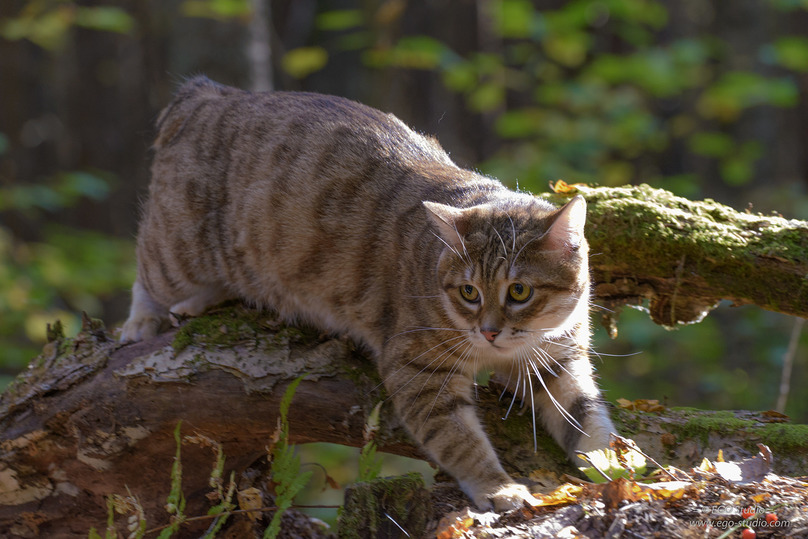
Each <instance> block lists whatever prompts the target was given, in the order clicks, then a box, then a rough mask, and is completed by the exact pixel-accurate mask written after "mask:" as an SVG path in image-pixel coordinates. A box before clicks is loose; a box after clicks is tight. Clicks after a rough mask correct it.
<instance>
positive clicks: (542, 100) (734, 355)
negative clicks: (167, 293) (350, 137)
mask: <svg viewBox="0 0 808 539" xmlns="http://www.w3.org/2000/svg"><path fill="white" fill-rule="evenodd" d="M255 13H260V14H262V16H260V17H256V16H254V14H255ZM806 28H808V2H806V1H805V0H768V1H765V0H733V1H732V2H722V1H720V0H573V1H561V0H476V1H475V0H431V1H427V2H414V1H409V2H408V1H405V0H363V1H361V2H352V1H349V0H319V1H315V0H274V1H271V2H270V1H269V0H144V1H139V2H125V1H122V0H118V1H115V0H74V1H71V0H28V1H23V0H4V1H3V2H2V3H0V371H1V372H2V374H3V375H4V376H5V378H6V380H7V379H9V377H11V376H13V374H14V373H15V372H16V371H18V370H19V369H22V368H24V366H25V365H26V363H27V361H28V360H29V359H30V358H32V357H33V356H34V355H35V354H36V353H38V350H39V349H40V348H41V345H42V342H43V340H44V337H45V325H46V323H48V322H53V321H55V320H56V319H61V321H62V322H63V323H64V324H66V326H67V327H68V333H70V332H71V331H73V332H74V331H75V328H76V326H77V320H78V315H79V314H80V312H81V311H82V310H84V311H86V312H88V313H89V314H90V315H91V316H95V317H101V318H103V319H104V320H105V321H106V322H107V324H108V325H110V326H111V325H114V324H118V323H120V322H121V321H122V320H123V319H124V318H125V316H126V310H127V308H128V288H129V286H130V284H131V282H132V280H133V278H134V243H133V238H134V235H135V232H136V226H137V216H138V200H139V198H140V197H142V196H143V195H144V193H145V191H146V186H147V183H148V167H149V159H150V156H149V145H150V143H151V139H152V135H153V127H152V126H153V121H154V118H155V117H156V114H157V112H158V111H159V109H160V108H161V107H162V106H164V105H165V104H166V103H167V102H168V100H169V99H170V95H171V92H172V90H173V89H174V88H175V87H176V86H177V85H178V84H179V83H180V82H181V81H182V80H183V79H184V78H185V77H187V76H189V75H193V74H198V73H205V74H207V75H208V76H209V77H211V78H213V79H215V80H217V81H219V82H222V83H226V84H231V85H236V86H241V87H245V88H267V87H270V86H271V87H273V88H275V89H278V90H306V91H317V92H323V93H333V94H338V95H343V96H346V97H350V98H353V99H356V100H358V101H362V102H364V103H367V104H369V105H372V106H375V107H378V108H381V109H383V110H386V111H390V112H393V113H395V114H396V115H398V116H399V117H400V118H402V119H403V120H404V121H405V122H406V123H408V124H410V125H411V126H413V127H414V128H416V129H417V130H419V131H422V132H426V133H430V134H434V135H436V136H437V137H438V139H439V140H440V141H441V143H442V144H443V146H444V147H445V148H446V149H447V150H448V151H449V152H450V154H451V155H452V157H453V158H454V159H455V161H456V162H457V163H458V164H459V165H461V166H466V167H473V168H477V169H479V170H481V171H482V172H484V173H487V174H492V175H495V176H497V177H498V178H500V179H501V180H503V181H504V182H505V183H506V184H508V185H510V186H512V187H516V186H518V187H519V188H521V189H526V190H530V191H535V192H538V191H543V190H546V188H547V185H548V182H550V181H553V180H556V179H564V180H566V181H567V182H570V183H573V182H593V183H598V184H601V185H620V184H624V183H649V184H652V185H654V186H657V187H662V188H665V189H668V190H671V191H673V192H675V193H677V194H680V195H682V196H686V197H689V198H694V199H698V198H706V197H709V198H714V199H716V200H718V201H720V202H723V203H726V204H728V205H730V206H733V207H735V208H736V209H740V210H743V209H745V208H750V209H751V211H756V212H763V213H768V212H773V211H774V212H778V213H780V214H782V215H783V216H785V217H787V218H796V219H808V131H807V130H805V129H804V128H803V126H804V125H806V123H808V93H806V83H808V77H807V74H808V30H806ZM270 52H271V54H269V53H270ZM793 326H794V320H793V319H791V318H789V317H786V316H782V315H777V314H773V313H768V312H763V311H761V310H759V309H756V308H752V307H744V308H739V309H732V308H729V307H728V306H727V307H724V308H720V309H719V310H717V311H716V312H714V313H713V314H712V315H710V316H709V317H708V318H707V319H706V320H705V321H704V322H702V323H701V324H698V325H695V326H689V327H685V328H682V329H680V330H678V331H675V332H668V331H665V330H664V329H662V328H659V327H657V326H654V325H653V324H652V323H651V322H650V321H649V320H648V319H647V316H646V315H645V314H643V313H641V312H637V311H632V310H627V311H626V312H624V313H623V314H622V315H621V319H620V323H619V326H618V327H619V336H618V339H617V340H615V341H609V340H608V339H607V338H606V337H605V332H603V331H601V330H598V332H597V334H596V346H595V350H597V351H598V352H601V353H602V354H603V355H602V356H601V357H600V358H597V357H596V358H595V363H596V366H597V368H598V369H599V371H600V373H601V375H602V379H601V381H602V385H603V386H604V388H605V389H606V390H607V397H608V398H609V399H611V400H614V399H616V398H618V397H625V398H629V399H634V398H643V397H647V398H658V399H660V400H666V401H667V403H668V404H670V405H686V406H698V407H707V408H749V409H769V408H773V407H774V406H775V402H776V400H777V393H778V387H779V383H780V373H781V367H782V364H783V361H784V357H785V355H786V354H785V352H786V348H787V347H788V342H789V335H790V334H791V332H792V328H793ZM805 333H808V332H803V335H802V338H801V343H800V344H799V346H797V348H796V356H795V357H796V360H795V365H794V371H793V374H792V380H791V382H792V388H794V387H805V386H806V384H808V367H807V366H806V363H807V362H806V354H808V352H806V350H808V336H806V335H805ZM607 354H615V355H607ZM786 412H787V413H788V414H790V415H792V416H793V417H794V418H795V419H796V420H799V421H802V422H806V421H808V402H807V401H806V399H805V398H804V397H803V396H802V395H800V394H798V393H796V394H795V392H794V390H792V394H791V396H790V398H789V400H788V404H787V406H786Z"/></svg>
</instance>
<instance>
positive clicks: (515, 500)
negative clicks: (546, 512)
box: [474, 483, 539, 513]
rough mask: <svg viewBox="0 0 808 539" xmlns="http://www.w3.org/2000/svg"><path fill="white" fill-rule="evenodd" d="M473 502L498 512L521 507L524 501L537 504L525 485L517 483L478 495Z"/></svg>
mask: <svg viewBox="0 0 808 539" xmlns="http://www.w3.org/2000/svg"><path fill="white" fill-rule="evenodd" d="M480 498H481V499H475V500H474V503H475V504H477V506H478V507H480V508H481V509H493V510H494V511H496V512H498V513H503V512H505V511H510V510H511V509H517V508H519V507H522V506H523V505H524V504H525V503H528V504H529V505H538V504H539V500H537V499H536V498H535V497H534V496H533V495H532V494H531V493H530V491H529V490H528V489H527V487H526V486H524V485H520V484H518V483H510V484H507V485H504V486H502V487H500V488H499V489H498V490H496V491H495V492H494V493H493V494H488V495H484V496H480Z"/></svg>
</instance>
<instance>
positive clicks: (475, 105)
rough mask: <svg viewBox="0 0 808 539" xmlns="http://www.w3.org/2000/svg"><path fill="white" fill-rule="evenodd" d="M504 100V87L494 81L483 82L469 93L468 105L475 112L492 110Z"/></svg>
mask: <svg viewBox="0 0 808 539" xmlns="http://www.w3.org/2000/svg"><path fill="white" fill-rule="evenodd" d="M504 102H505V88H503V87H502V85H501V84H497V83H495V82H488V83H483V84H481V85H480V86H478V87H477V88H475V89H474V91H472V92H471V94H470V95H469V107H471V109H472V110H475V111H477V112H488V111H491V110H494V109H495V108H497V107H499V106H500V105H502V104H503V103H504Z"/></svg>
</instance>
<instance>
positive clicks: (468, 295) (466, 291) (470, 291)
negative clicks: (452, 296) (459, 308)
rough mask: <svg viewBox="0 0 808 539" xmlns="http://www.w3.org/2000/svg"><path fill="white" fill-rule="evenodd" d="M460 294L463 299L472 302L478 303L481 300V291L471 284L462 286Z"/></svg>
mask: <svg viewBox="0 0 808 539" xmlns="http://www.w3.org/2000/svg"><path fill="white" fill-rule="evenodd" d="M460 295H461V296H463V299H464V300H466V301H468V302H470V303H477V302H478V301H480V292H479V291H478V290H477V289H476V288H474V287H473V286H471V285H470V284H464V285H462V286H461V287H460Z"/></svg>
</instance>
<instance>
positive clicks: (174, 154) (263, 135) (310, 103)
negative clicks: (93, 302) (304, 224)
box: [154, 76, 454, 176]
mask: <svg viewBox="0 0 808 539" xmlns="http://www.w3.org/2000/svg"><path fill="white" fill-rule="evenodd" d="M157 129H158V133H157V137H156V139H155V142H154V149H155V151H156V154H155V161H156V162H157V163H159V162H160V161H161V160H162V159H164V158H166V157H168V158H180V159H182V160H183V161H184V165H185V166H188V165H193V164H197V165H202V166H208V165H209V164H211V163H213V164H214V165H215V167H216V168H217V170H218V171H220V172H225V173H226V172H227V170H222V169H221V167H222V166H223V163H224V164H229V162H231V161H232V162H237V163H238V162H245V161H246V162H249V163H250V164H252V165H254V166H255V165H265V166H273V165H274V166H276V167H277V166H283V165H286V164H289V163H291V162H295V163H296V164H297V165H298V166H300V165H301V164H302V165H304V166H305V165H310V164H312V162H317V161H326V160H328V161H330V162H331V163H332V164H333V163H336V164H339V163H342V164H344V165H345V166H346V167H349V166H361V165H362V164H363V163H364V162H365V161H367V160H372V159H379V160H382V161H384V162H385V163H387V164H397V165H400V166H406V167H410V168H411V167H423V166H424V165H428V164H435V165H448V166H454V165H453V163H452V162H451V160H450V159H449V157H448V155H447V154H446V153H445V152H444V151H443V149H442V148H441V147H440V145H439V144H438V143H437V141H435V140H434V139H432V138H429V137H424V136H422V135H420V134H418V133H415V132H414V131H412V130H411V129H409V128H408V127H407V126H406V125H405V124H404V123H403V122H401V121H400V120H399V119H398V118H396V117H395V116H393V115H392V114H385V113H383V112H381V111H379V110H377V109H374V108H372V107H368V106H366V105H363V104H361V103H358V102H355V101H352V100H350V99H346V98H343V97H338V96H333V95H324V94H316V93H308V92H249V91H245V90H240V89H237V88H232V87H229V86H224V85H221V84H218V83H215V82H213V81H211V80H210V79H208V78H206V77H204V76H200V77H196V78H193V79H191V80H189V81H187V82H186V83H185V84H183V85H182V86H181V87H180V89H179V90H178V91H177V93H176V95H175V97H174V99H173V100H172V101H171V103H169V105H168V106H166V107H165V109H164V110H163V111H162V113H161V114H160V116H159V118H158V121H157ZM343 168H345V167H343ZM247 172H250V171H247ZM326 172H328V171H326ZM320 176H321V175H320Z"/></svg>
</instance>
